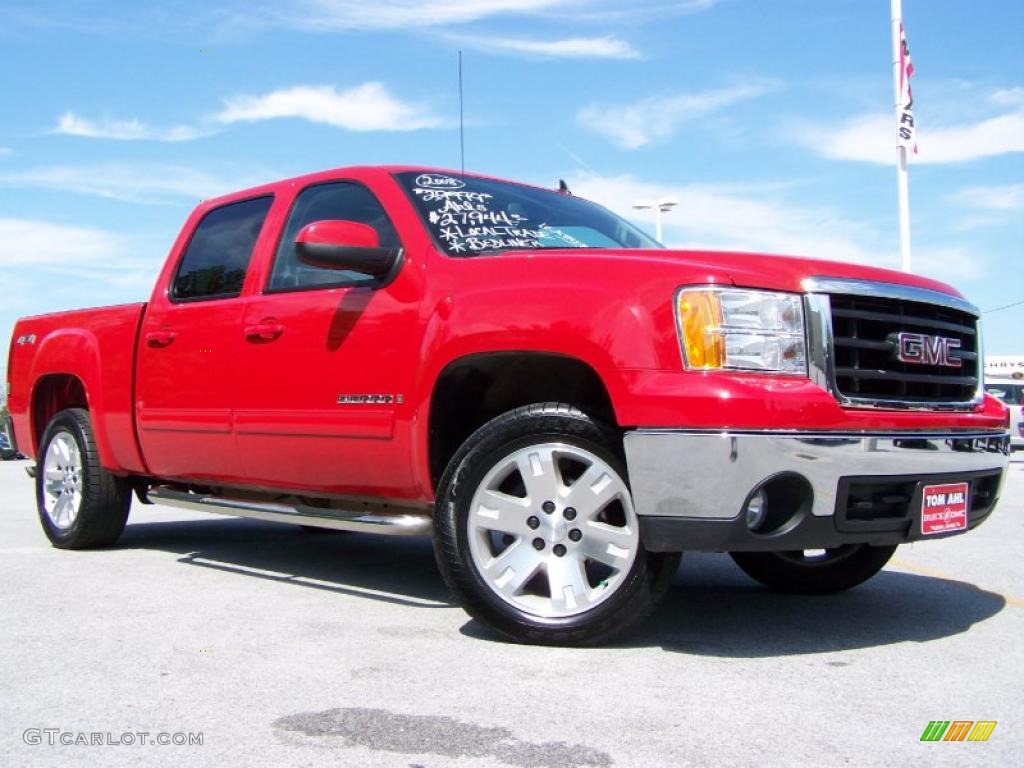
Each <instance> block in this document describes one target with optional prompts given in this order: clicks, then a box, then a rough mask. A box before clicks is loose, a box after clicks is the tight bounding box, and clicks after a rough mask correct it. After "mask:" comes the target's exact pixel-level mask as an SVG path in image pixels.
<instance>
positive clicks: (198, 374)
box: [135, 196, 273, 482]
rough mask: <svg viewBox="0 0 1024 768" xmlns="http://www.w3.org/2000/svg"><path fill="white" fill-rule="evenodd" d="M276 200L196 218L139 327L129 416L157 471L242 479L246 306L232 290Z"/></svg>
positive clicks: (253, 201)
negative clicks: (238, 434)
mask: <svg viewBox="0 0 1024 768" xmlns="http://www.w3.org/2000/svg"><path fill="white" fill-rule="evenodd" d="M272 202H273V198H272V197H270V196H263V197H256V198H250V199H247V200H240V201H238V202H232V203H228V204H226V205H222V206H219V207H217V208H213V209H212V210H210V211H209V212H207V213H206V214H205V215H204V216H203V218H202V219H201V220H200V221H199V223H198V224H197V225H196V228H195V231H194V232H193V233H192V236H191V239H190V241H189V242H188V245H187V246H185V248H184V252H183V254H182V256H181V260H180V264H179V265H178V266H177V267H176V269H175V273H174V275H173V276H171V277H170V279H169V288H168V290H167V292H166V295H157V296H154V297H153V300H152V301H151V302H150V304H149V306H148V307H147V309H146V316H145V320H144V321H143V325H142V329H141V332H140V335H139V346H138V355H137V372H136V388H135V401H136V402H135V418H136V423H137V424H138V433H139V442H140V444H141V447H142V452H143V456H144V457H145V459H146V463H147V465H148V467H149V471H150V472H151V473H152V474H154V475H156V476H158V477H167V478H181V479H190V480H217V481H222V482H240V481H242V480H243V479H244V476H243V473H242V469H241V465H240V462H239V458H238V449H237V445H236V443H235V435H234V420H233V413H232V411H233V408H234V402H235V398H236V394H237V390H238V386H239V368H238V363H239V360H240V358H241V354H242V351H243V349H244V344H245V342H244V339H243V337H242V336H241V329H242V322H241V321H242V314H243V310H244V305H243V303H242V300H241V299H240V298H239V296H240V295H241V293H242V289H243V286H244V283H245V278H246V275H247V273H248V270H249V264H250V262H251V261H252V257H253V253H254V251H255V250H256V247H257V243H258V242H259V238H260V234H261V232H262V231H263V228H264V222H265V221H266V217H267V213H268V212H269V210H270V207H271V204H272Z"/></svg>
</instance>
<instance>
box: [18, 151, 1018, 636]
mask: <svg viewBox="0 0 1024 768" xmlns="http://www.w3.org/2000/svg"><path fill="white" fill-rule="evenodd" d="M737 226H741V224H739V223H738V224H737ZM8 371H9V377H10V382H9V390H10V410H11V414H12V416H13V424H14V431H15V434H16V438H17V444H18V445H19V446H20V447H21V450H22V451H24V452H25V453H27V454H30V455H31V456H33V457H35V458H36V462H37V463H36V465H35V467H34V468H33V469H32V470H31V471H30V474H32V475H33V476H34V477H35V479H36V489H37V491H36V492H37V498H38V506H39V517H40V520H41V522H42V526H43V529H44V530H45V532H46V535H47V536H48V537H49V539H50V541H51V542H52V543H53V544H54V546H57V547H63V548H71V549H74V548H86V547H102V546H106V545H110V544H113V543H114V542H115V541H116V540H117V538H118V536H119V535H120V533H121V531H122V530H123V528H124V525H125V522H126V519H127V517H128V510H129V506H130V504H131V501H132V497H133V495H134V496H137V497H138V499H139V501H140V502H142V503H150V502H154V501H156V502H160V503H161V504H171V505H181V506H185V507H188V508H194V509H203V510H208V511H211V512H220V513H227V514H232V515H241V516H251V517H256V518H260V519H265V520H273V521H282V522H291V523H297V524H301V525H304V526H315V527H323V528H333V529H340V530H351V531H370V532H375V533H381V534H428V535H432V536H433V538H434V542H435V551H436V555H437V562H438V566H439V568H440V570H441V572H442V574H443V576H444V578H445V581H446V582H447V584H448V586H449V587H450V589H451V591H452V593H453V594H454V596H455V597H456V598H457V599H458V601H459V602H460V603H461V604H462V605H463V606H465V608H466V610H467V611H468V612H469V613H470V614H472V615H473V616H474V617H476V618H477V619H478V620H480V621H482V622H483V623H485V624H486V625H488V626H490V627H491V628H493V629H494V630H496V631H497V632H499V633H501V634H503V635H504V636H506V637H509V638H512V639H516V640H520V641H526V642H537V643H554V644H593V643H599V642H603V641H605V640H607V639H608V638H610V637H612V636H613V635H615V634H617V633H619V632H621V631H623V630H625V629H627V628H629V627H631V626H633V625H634V624H636V623H637V622H638V621H639V620H640V619H641V618H642V617H643V616H644V615H646V614H647V613H648V612H649V611H650V610H651V609H652V608H653V607H654V605H655V604H656V603H657V601H658V599H659V598H660V597H661V596H662V595H663V594H664V593H665V591H666V589H667V588H668V585H669V583H670V581H671V579H672V576H673V574H674V572H675V570H676V567H677V564H678V562H679V553H681V552H683V551H687V550H698V551H699V550H704V551H724V552H729V553H731V554H732V557H733V558H734V559H735V561H736V562H737V563H738V564H739V566H740V567H741V568H742V569H743V570H744V571H746V572H747V573H748V574H750V575H751V576H752V577H753V578H754V579H757V580H759V581H760V582H762V583H763V584H765V585H767V586H769V587H772V588H775V589H781V590H788V591H796V592H809V593H825V592H833V591H837V590H841V589H846V588H849V587H852V586H854V585H856V584H859V583H860V582H862V581H864V580H865V579H867V578H869V577H870V576H872V575H873V574H875V573H877V572H878V571H879V570H880V569H881V568H882V567H883V565H884V564H885V563H886V562H887V561H888V559H889V558H890V557H891V555H892V553H893V551H894V550H895V548H896V547H897V545H899V544H900V543H903V542H909V541H921V540H928V539H936V538H942V537H946V536H949V535H953V534H956V533H960V532H963V531H966V530H968V529H970V528H973V527H975V526H976V525H978V524H979V523H981V522H982V521H984V520H985V519H986V518H987V517H988V516H989V514H991V512H992V510H993V508H994V506H995V504H996V501H997V498H998V496H999V492H1000V488H1001V484H1002V480H1003V475H1004V472H1005V470H1006V466H1007V462H1008V454H1009V436H1008V432H1007V426H1008V425H1007V421H1008V420H1007V411H1006V408H1005V407H1004V406H1003V405H1002V404H1001V403H1000V402H999V401H997V400H995V399H994V398H992V397H990V396H986V395H985V394H984V389H983V386H982V371H983V367H982V347H981V343H980V333H979V322H978V311H977V309H976V308H975V307H974V306H972V305H971V304H970V303H968V302H967V301H966V300H965V299H964V298H963V297H962V296H961V295H960V294H958V293H957V292H956V291H955V290H954V289H952V288H950V287H949V286H947V285H944V284H942V283H938V282H935V281H933V280H928V279H925V278H922V277H916V276H911V275H907V274H902V273H898V272H891V271H886V270H880V269H873V268H869V267H864V266H856V265H851V264H841V263H832V262H827V261H813V260H802V259H793V258H782V257H770V256H763V255H757V254H740V253H713V252H704V251H673V250H667V249H665V248H663V247H662V246H661V245H659V244H658V243H657V242H655V241H653V240H651V239H650V238H649V237H648V236H647V235H645V234H643V233H642V232H640V231H639V230H637V229H636V228H635V227H633V226H632V225H630V224H629V223H627V222H626V221H624V220H622V219H621V218H619V217H617V216H615V215H614V214H612V213H610V212H609V211H607V210H605V209H603V208H601V207H600V206H597V205H595V204H593V203H590V202H587V201H585V200H582V199H580V198H578V197H574V196H572V195H571V194H570V193H569V191H568V190H567V189H565V188H564V186H563V188H562V189H561V190H559V191H553V190H545V189H540V188H537V187H532V186H527V185H523V184H518V183H513V182H507V181H501V180H498V179H493V178H488V177H484V176H478V175H470V174H463V173H458V172H453V171H439V170H431V169H424V168H407V167H380V168H369V167H362V168H346V169H340V170H333V171H327V172H323V173H318V174H313V175H308V176H303V177H300V178H295V179H290V180H286V181H281V182H277V183H273V184H268V185H266V186H262V187H257V188H254V189H249V190H246V191H244V192H239V193H237V194H233V195H228V196H226V197H222V198H219V199H215V200H208V201H204V202H203V203H202V204H201V205H200V206H199V207H198V208H196V210H195V211H194V212H193V214H192V215H191V216H190V218H189V219H188V221H187V222H186V223H185V226H184V228H183V229H182V231H181V234H180V235H179V237H178V239H177V241H176V242H175V244H174V247H173V248H172V250H171V252H170V255H169V257H168V258H167V263H166V266H165V267H164V268H163V271H162V272H161V274H160V277H159V279H158V280H157V283H156V287H155V288H154V290H153V294H152V296H151V298H150V300H149V302H148V303H146V304H131V305H126V306H118V307H106V308H102V309H92V310H82V311H75V312H64V313H60V314H54V315H45V316H41V317H32V318H26V319H24V320H21V321H19V322H18V324H17V326H16V327H15V330H14V338H13V343H12V345H11V354H10V362H9V368H8Z"/></svg>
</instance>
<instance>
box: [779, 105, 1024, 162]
mask: <svg viewBox="0 0 1024 768" xmlns="http://www.w3.org/2000/svg"><path fill="white" fill-rule="evenodd" d="M1005 93H1007V94H1009V92H1005ZM1009 98H1010V96H1006V97H1005V99H1009ZM1005 99H1004V101H1003V102H1001V103H1008V102H1007V101H1005ZM895 122H896V119H895V117H893V116H892V115H887V114H877V115H875V114H872V115H861V116H860V117H855V118H852V119H850V120H847V121H846V122H845V123H841V124H839V125H838V126H836V127H832V128H829V127H819V128H815V129H813V130H803V129H801V130H796V131H794V134H795V137H796V139H797V140H798V141H799V142H800V143H802V144H804V145H805V146H807V147H808V148H810V149H812V150H813V151H815V152H816V153H818V154H819V155H822V156H824V157H828V158H833V159H837V160H854V161H857V162H862V163H874V164H877V165H892V164H893V163H894V162H895V157H896V128H895ZM917 123H918V127H917V146H918V154H917V155H913V156H912V157H911V162H912V163H917V164H923V165H941V164H948V163H965V162H969V161H971V160H978V159H980V158H984V157H995V156H997V155H1005V154H1010V153H1013V152H1024V110H1022V111H1015V112H1009V113H1006V114H1002V115H997V116H995V117H989V118H986V119H983V120H980V121H978V122H974V123H967V124H962V125H949V126H939V125H936V126H928V125H926V124H922V122H921V118H920V116H919V115H918V119H917Z"/></svg>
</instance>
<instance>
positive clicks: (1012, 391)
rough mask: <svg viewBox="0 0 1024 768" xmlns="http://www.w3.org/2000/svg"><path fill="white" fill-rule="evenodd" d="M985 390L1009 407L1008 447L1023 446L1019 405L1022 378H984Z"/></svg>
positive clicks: (1023, 398) (1023, 394)
mask: <svg viewBox="0 0 1024 768" xmlns="http://www.w3.org/2000/svg"><path fill="white" fill-rule="evenodd" d="M985 391H986V392H988V393H989V394H990V395H994V396H995V397H998V398H999V399H1000V400H1002V401H1003V402H1004V403H1006V405H1007V407H1009V409H1010V447H1011V448H1012V449H1013V450H1015V451H1016V450H1019V449H1021V448H1024V432H1022V431H1021V430H1022V429H1024V418H1022V416H1021V406H1022V405H1024V379H1016V378H1014V379H989V378H986V379H985Z"/></svg>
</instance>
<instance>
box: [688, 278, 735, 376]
mask: <svg viewBox="0 0 1024 768" xmlns="http://www.w3.org/2000/svg"><path fill="white" fill-rule="evenodd" d="M678 311H679V331H680V336H681V337H682V342H683V352H684V354H685V355H686V364H687V366H688V367H689V368H690V369H691V370H695V369H696V370H700V369H705V370H714V369H718V368H721V367H722V366H723V365H724V364H725V338H724V337H723V336H722V332H721V328H722V302H721V300H720V299H719V296H718V293H717V292H716V291H702V290H693V291H682V292H681V293H680V294H679V304H678Z"/></svg>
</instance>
